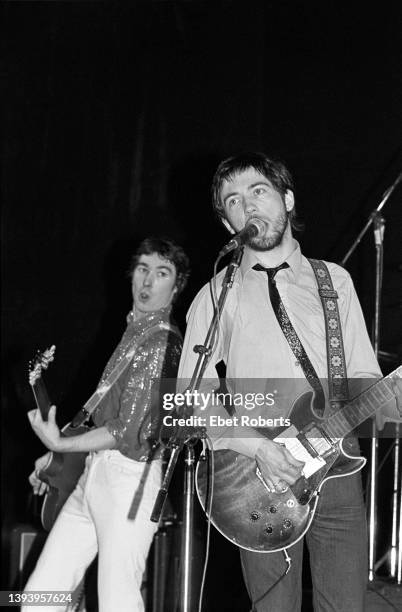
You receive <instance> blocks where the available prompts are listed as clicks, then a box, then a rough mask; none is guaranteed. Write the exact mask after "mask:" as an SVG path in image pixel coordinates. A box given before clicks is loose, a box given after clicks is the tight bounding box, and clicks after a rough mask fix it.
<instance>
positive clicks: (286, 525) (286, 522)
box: [282, 519, 293, 529]
mask: <svg viewBox="0 0 402 612" xmlns="http://www.w3.org/2000/svg"><path fill="white" fill-rule="evenodd" d="M282 526H283V528H284V529H290V528H291V527H293V525H292V521H291V520H290V519H285V520H284V521H283V523H282Z"/></svg>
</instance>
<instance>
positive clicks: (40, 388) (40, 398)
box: [32, 378, 52, 421]
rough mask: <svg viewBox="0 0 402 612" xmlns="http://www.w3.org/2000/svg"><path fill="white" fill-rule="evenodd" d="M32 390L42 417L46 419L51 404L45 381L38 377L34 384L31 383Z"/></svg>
mask: <svg viewBox="0 0 402 612" xmlns="http://www.w3.org/2000/svg"><path fill="white" fill-rule="evenodd" d="M32 391H33V394H34V398H35V402H36V405H37V407H38V408H39V410H40V413H41V415H42V419H43V420H44V421H47V417H48V414H49V409H50V406H51V405H52V404H51V403H50V399H49V396H48V394H47V390H46V387H45V383H44V382H43V379H42V378H38V380H36V381H35V384H34V385H32Z"/></svg>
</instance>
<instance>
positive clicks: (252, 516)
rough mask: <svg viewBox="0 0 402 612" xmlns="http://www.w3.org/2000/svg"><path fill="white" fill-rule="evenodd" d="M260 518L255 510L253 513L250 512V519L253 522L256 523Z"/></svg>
mask: <svg viewBox="0 0 402 612" xmlns="http://www.w3.org/2000/svg"><path fill="white" fill-rule="evenodd" d="M259 518H260V513H259V512H256V510H254V511H253V512H250V519H251V520H252V521H253V522H255V521H258V519H259Z"/></svg>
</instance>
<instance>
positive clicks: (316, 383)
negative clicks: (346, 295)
mask: <svg viewBox="0 0 402 612" xmlns="http://www.w3.org/2000/svg"><path fill="white" fill-rule="evenodd" d="M288 267H289V264H288V263H286V262H284V263H282V264H281V265H280V266H277V267H276V268H264V266H262V265H261V264H256V265H255V266H253V270H258V271H261V272H266V274H267V277H268V290H269V297H270V298H271V304H272V309H273V311H274V313H275V316H276V318H277V320H278V323H279V325H280V327H281V329H282V332H283V335H284V336H285V338H286V340H287V342H288V344H289V346H290V348H291V349H292V352H293V354H294V355H295V357H296V359H297V361H298V362H299V363H300V365H301V367H302V369H303V372H304V375H305V377H306V378H307V380H308V382H309V383H310V385H311V386H312V388H313V389H314V390H315V391H316V392H317V394H318V397H317V399H318V398H322V397H323V395H324V392H323V389H322V386H321V382H320V379H319V378H318V376H317V372H316V371H315V369H314V366H313V364H312V363H311V361H310V359H309V357H308V355H307V353H306V351H305V349H304V346H303V345H302V343H301V341H300V338H299V336H298V335H297V333H296V330H295V328H294V327H293V325H292V322H291V320H290V319H289V316H288V313H287V312H286V309H285V306H284V304H283V302H282V300H281V296H280V295H279V291H278V287H277V286H276V281H275V275H276V273H277V272H279V270H283V269H284V268H288Z"/></svg>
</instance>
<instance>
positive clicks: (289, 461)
mask: <svg viewBox="0 0 402 612" xmlns="http://www.w3.org/2000/svg"><path fill="white" fill-rule="evenodd" d="M255 460H256V462H257V465H258V469H259V470H260V473H261V476H262V478H263V479H264V481H265V484H266V485H267V487H268V489H269V490H270V491H272V492H275V491H276V490H279V491H282V490H286V489H287V488H288V487H289V485H292V484H294V483H295V482H296V480H297V479H298V478H299V477H300V475H301V471H302V469H303V466H304V463H303V462H302V461H299V460H298V459H295V457H293V455H292V454H291V453H290V452H289V451H288V449H287V448H286V447H285V446H284V445H282V444H278V443H277V442H273V441H272V440H268V439H264V441H263V442H262V444H261V445H260V446H259V447H258V450H257V452H256V454H255Z"/></svg>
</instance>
